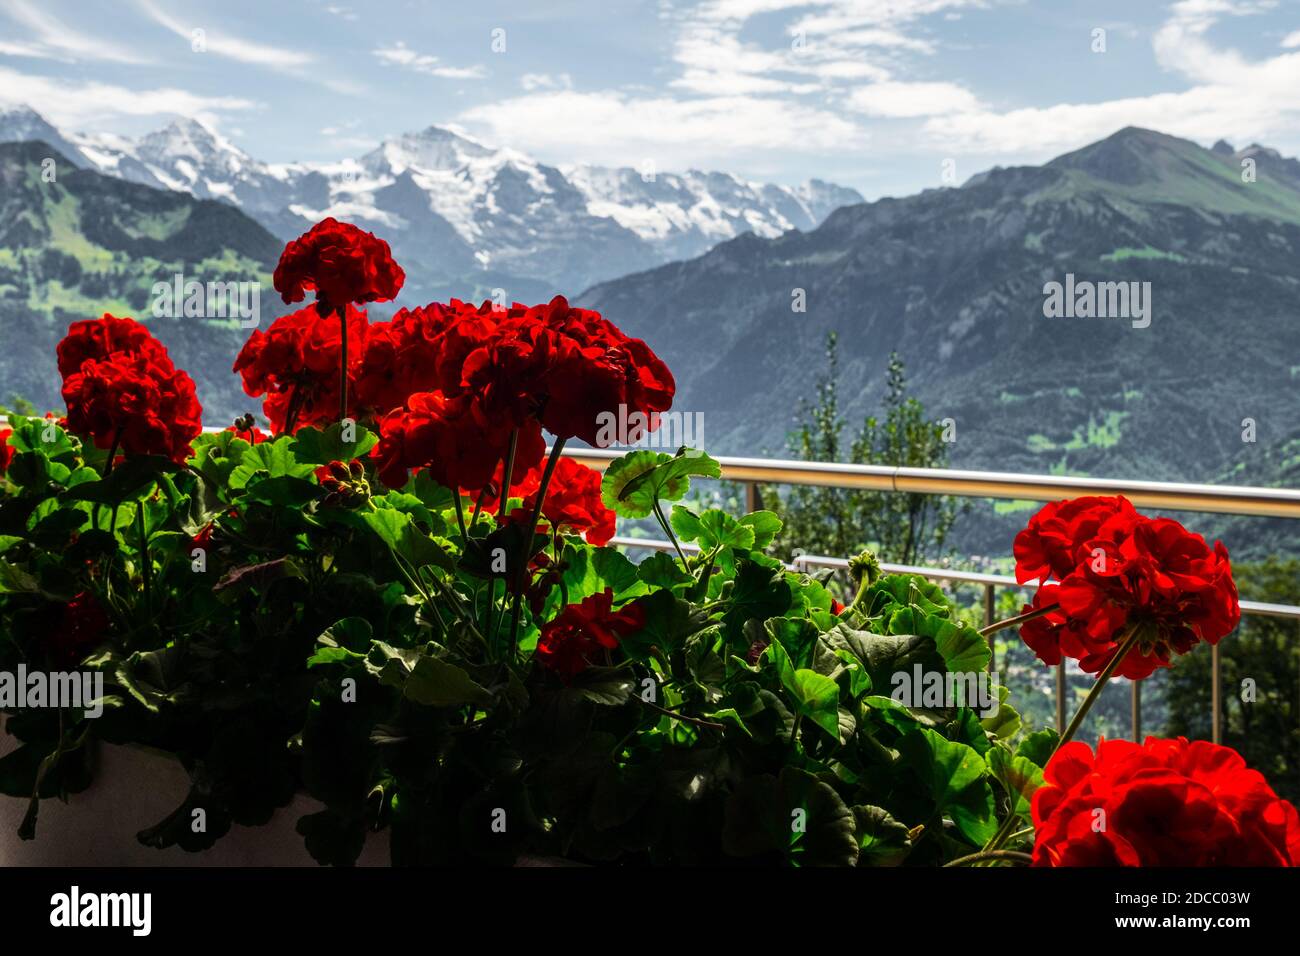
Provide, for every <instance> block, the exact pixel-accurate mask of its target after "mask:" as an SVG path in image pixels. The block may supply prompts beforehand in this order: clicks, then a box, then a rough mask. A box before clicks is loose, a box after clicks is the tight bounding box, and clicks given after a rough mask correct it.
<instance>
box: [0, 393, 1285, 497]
mask: <svg viewBox="0 0 1300 956" xmlns="http://www.w3.org/2000/svg"><path fill="white" fill-rule="evenodd" d="M3 420H4V416H0V421H3ZM203 430H204V431H206V432H219V431H224V430H225V429H224V428H221V427H216V426H205V427H204V429H203ZM564 454H565V456H567V457H569V458H572V459H574V460H575V461H580V462H582V463H583V464H585V465H588V466H589V467H592V468H595V469H597V470H600V471H603V470H604V469H605V468H606V467H607V466H608V465H609V463H610V462H611V461H614V460H616V459H618V458H621V457H623V455H624V454H626V451H623V450H618V449H612V448H575V447H569V448H565V450H564ZM716 460H717V462H718V463H719V464H720V465H721V466H722V478H723V480H724V481H742V482H762V483H764V484H770V485H811V486H814V487H821V488H854V489H859V490H869V491H893V492H907V493H913V494H924V495H954V496H957V497H961V498H998V499H1002V500H1016V499H1023V500H1026V501H1057V500H1060V499H1062V498H1072V497H1075V496H1076V495H1078V494H1081V493H1083V494H1091V495H1124V496H1125V497H1126V498H1128V499H1129V500H1130V501H1132V502H1133V504H1135V505H1139V506H1141V507H1144V508H1159V509H1162V510H1168V511H1198V512H1202V513H1207V514H1235V515H1249V516H1253V517H1260V518H1300V490H1296V489H1291V488H1265V487H1261V486H1252V485H1206V484H1193V483H1188V482H1165V481H1130V480H1125V479H1117V478H1085V477H1081V476H1063V475H1025V474H1018V473H1015V472H1001V471H960V470H956V469H951V468H903V467H895V466H892V465H853V464H846V463H843V462H823V461H794V460H790V459H780V458H735V457H726V456H723V457H719V458H717V459H716Z"/></svg>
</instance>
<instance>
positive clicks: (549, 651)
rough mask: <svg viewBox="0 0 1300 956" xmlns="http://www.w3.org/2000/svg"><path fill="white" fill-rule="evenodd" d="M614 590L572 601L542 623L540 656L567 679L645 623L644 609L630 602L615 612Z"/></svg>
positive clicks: (546, 663)
mask: <svg viewBox="0 0 1300 956" xmlns="http://www.w3.org/2000/svg"><path fill="white" fill-rule="evenodd" d="M613 608H614V592H613V591H612V590H610V589H609V588H606V589H605V590H604V591H601V592H600V593H598V594H593V595H591V597H588V598H583V600H582V603H581V604H570V605H569V606H568V607H566V608H565V609H564V610H563V611H561V612H560V613H559V614H558V615H556V617H555V618H554V619H553V620H551V621H548V622H547V623H545V624H543V625H542V633H541V636H540V637H539V638H538V639H537V659H538V661H540V662H541V664H542V666H544V667H546V668H547V669H548V670H551V671H554V672H555V673H556V674H558V675H560V677H561V678H562V679H563V680H565V681H570V680H572V679H573V678H574V677H575V676H576V675H577V674H580V673H581V672H582V671H584V670H586V668H587V667H588V666H589V665H590V664H591V663H593V658H596V657H599V656H603V652H604V651H606V650H613V649H614V648H616V647H618V642H619V638H621V637H626V636H627V635H629V634H634V633H636V632H637V631H639V630H640V629H641V628H643V627H645V609H644V608H642V607H640V606H638V605H636V604H630V605H628V606H627V607H625V608H623V609H622V610H621V611H618V612H617V613H615V612H614V609H613Z"/></svg>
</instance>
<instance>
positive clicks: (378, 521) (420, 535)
mask: <svg viewBox="0 0 1300 956" xmlns="http://www.w3.org/2000/svg"><path fill="white" fill-rule="evenodd" d="M259 447H260V446H259ZM361 518H362V520H363V521H364V522H365V523H366V526H367V527H368V528H370V530H372V531H374V532H375V534H377V535H378V536H379V538H380V539H381V540H382V541H383V542H384V543H385V544H386V545H388V546H389V547H390V548H392V549H393V551H395V552H396V553H397V554H398V555H400V556H401V557H402V558H404V559H406V561H408V562H409V563H410V564H411V565H412V566H413V567H415V568H422V567H425V566H426V565H430V564H431V565H433V566H435V567H438V568H441V569H443V570H444V571H450V570H452V569H453V568H454V567H455V566H456V565H455V562H454V561H453V560H452V558H451V555H449V554H447V552H446V551H444V550H443V549H442V547H441V546H440V545H439V544H438V543H437V542H436V541H434V540H433V539H432V538H431V537H429V536H428V535H427V534H425V533H424V532H423V531H421V530H420V529H419V528H417V527H416V526H415V518H414V517H413V516H412V515H410V514H407V513H405V512H401V511H395V510H393V509H392V508H376V509H375V510H374V511H364V512H362V513H361Z"/></svg>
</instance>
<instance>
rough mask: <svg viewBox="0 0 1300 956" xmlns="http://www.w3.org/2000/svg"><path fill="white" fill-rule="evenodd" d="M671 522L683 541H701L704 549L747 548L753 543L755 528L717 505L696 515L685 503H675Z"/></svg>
mask: <svg viewBox="0 0 1300 956" xmlns="http://www.w3.org/2000/svg"><path fill="white" fill-rule="evenodd" d="M670 523H671V524H672V526H673V531H675V532H676V533H677V536H678V537H679V538H680V539H681V540H682V541H698V542H699V544H700V547H701V548H703V549H704V550H705V551H712V550H714V549H715V548H720V547H721V548H742V549H745V550H748V549H749V548H751V547H753V545H754V529H753V528H751V527H748V526H747V525H742V524H741V523H740V522H738V521H736V519H735V518H733V517H731V515H729V514H727V513H726V512H725V511H720V510H719V509H717V508H710V509H709V510H707V511H705V512H704V513H703V514H701V515H697V514H696V513H695V512H694V511H692V510H691V509H690V508H687V507H686V506H685V505H674V506H673V512H672V517H671V518H670Z"/></svg>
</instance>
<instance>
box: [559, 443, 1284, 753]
mask: <svg viewBox="0 0 1300 956" xmlns="http://www.w3.org/2000/svg"><path fill="white" fill-rule="evenodd" d="M564 454H565V455H566V456H568V457H570V458H573V459H575V460H577V461H580V462H582V463H583V464H585V465H588V466H590V467H592V468H596V469H598V470H601V471H603V470H604V469H605V468H606V467H607V466H608V465H609V463H610V462H611V461H614V460H615V459H617V458H620V457H622V456H623V454H624V452H622V451H615V450H612V449H592V448H573V449H567V448H566V449H565V451H564ZM715 460H716V461H717V462H718V463H719V464H720V465H721V466H722V475H721V479H722V480H723V481H733V482H738V483H740V484H741V485H743V487H744V489H745V507H746V509H747V510H749V511H755V510H757V509H758V508H760V507H762V502H761V495H760V493H759V485H760V484H765V485H813V486H819V487H826V488H857V489H868V490H872V491H887V492H888V491H892V492H904V493H906V492H910V493H914V494H927V495H953V496H956V497H966V498H1001V499H1023V500H1029V501H1056V500H1059V499H1062V498H1071V497H1075V496H1078V495H1083V494H1088V495H1124V496H1125V497H1126V498H1128V499H1129V500H1130V501H1131V502H1133V504H1134V505H1136V506H1139V507H1145V508H1155V509H1159V510H1162V511H1196V512H1202V513H1206V514H1233V515H1248V516H1254V517H1264V518H1300V490H1293V489H1289V488H1264V487H1249V486H1245V487H1234V486H1229V485H1222V486H1221V485H1204V484H1184V483H1171V482H1158V481H1122V480H1118V481H1117V480H1111V479H1106V478H1078V477H1065V476H1056V475H1021V474H1014V473H1008V472H984V471H958V470H953V469H947V468H896V467H892V466H888V465H850V464H839V463H830V462H809V461H784V460H779V459H764V458H716V459H715ZM610 543H611V544H614V545H618V546H621V547H628V548H647V549H651V550H657V551H671V550H673V545H672V543H671V542H669V541H663V540H659V539H653V538H632V537H615V538H613V539H611V541H610ZM685 550H688V551H693V550H697V549H695V548H693V547H692V546H689V545H687V546H685ZM788 567H790V568H791V570H795V571H807V570H809V569H811V568H833V569H836V570H843V569H847V568H848V561H847V560H846V559H844V558H836V557H824V556H821V555H806V554H805V555H799V556H798V557H796V558H795V559H794V561H792V562H791V563H790V564H789V565H788ZM881 569H882V570H883V571H885V572H887V573H890V574H919V575H922V576H923V577H926V578H932V579H935V580H939V581H949V582H952V583H953V584H966V585H976V586H978V587H980V588H982V589H983V611H984V621H985V624H986V625H987V624H992V623H993V622H994V613H995V604H996V599H997V591H998V589H999V588H1012V589H1016V590H1023V589H1025V588H1029V587H1033V586H1034V582H1027V583H1025V584H1021V583H1020V582H1018V581H1017V580H1016V579H1015V578H1014V577H1011V576H1010V575H1004V574H986V573H982V572H977V571H959V570H955V569H952V568H934V567H917V566H914V565H903V564H886V563H882V564H881ZM1241 613H1242V615H1243V616H1245V615H1254V616H1261V617H1276V618H1286V619H1290V620H1295V621H1300V607H1297V606H1294V605H1290V604H1273V603H1269V602H1264V601H1242V602H1241ZM989 649H990V652H992V650H993V647H992V636H991V635H990V648H989ZM993 666H994V660H993V655H992V653H990V658H989V667H990V668H992V667H993ZM1210 673H1211V678H1210V687H1211V690H1210V710H1211V713H1210V728H1211V729H1210V735H1211V740H1213V742H1214V743H1222V740H1223V680H1222V669H1221V658H1220V645H1219V644H1215V645H1212V646H1211V648H1210ZM1066 677H1067V674H1066V663H1065V661H1062V662H1061V663H1060V664H1058V665H1057V666H1056V726H1057V731H1058V732H1060V731H1063V730H1064V728H1065V722H1066V719H1067V714H1066V697H1067V680H1066ZM1141 687H1142V682H1141V681H1131V682H1130V692H1129V694H1130V704H1129V707H1130V713H1131V720H1132V730H1133V738H1134V740H1140V739H1141V731H1142V690H1141Z"/></svg>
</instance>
